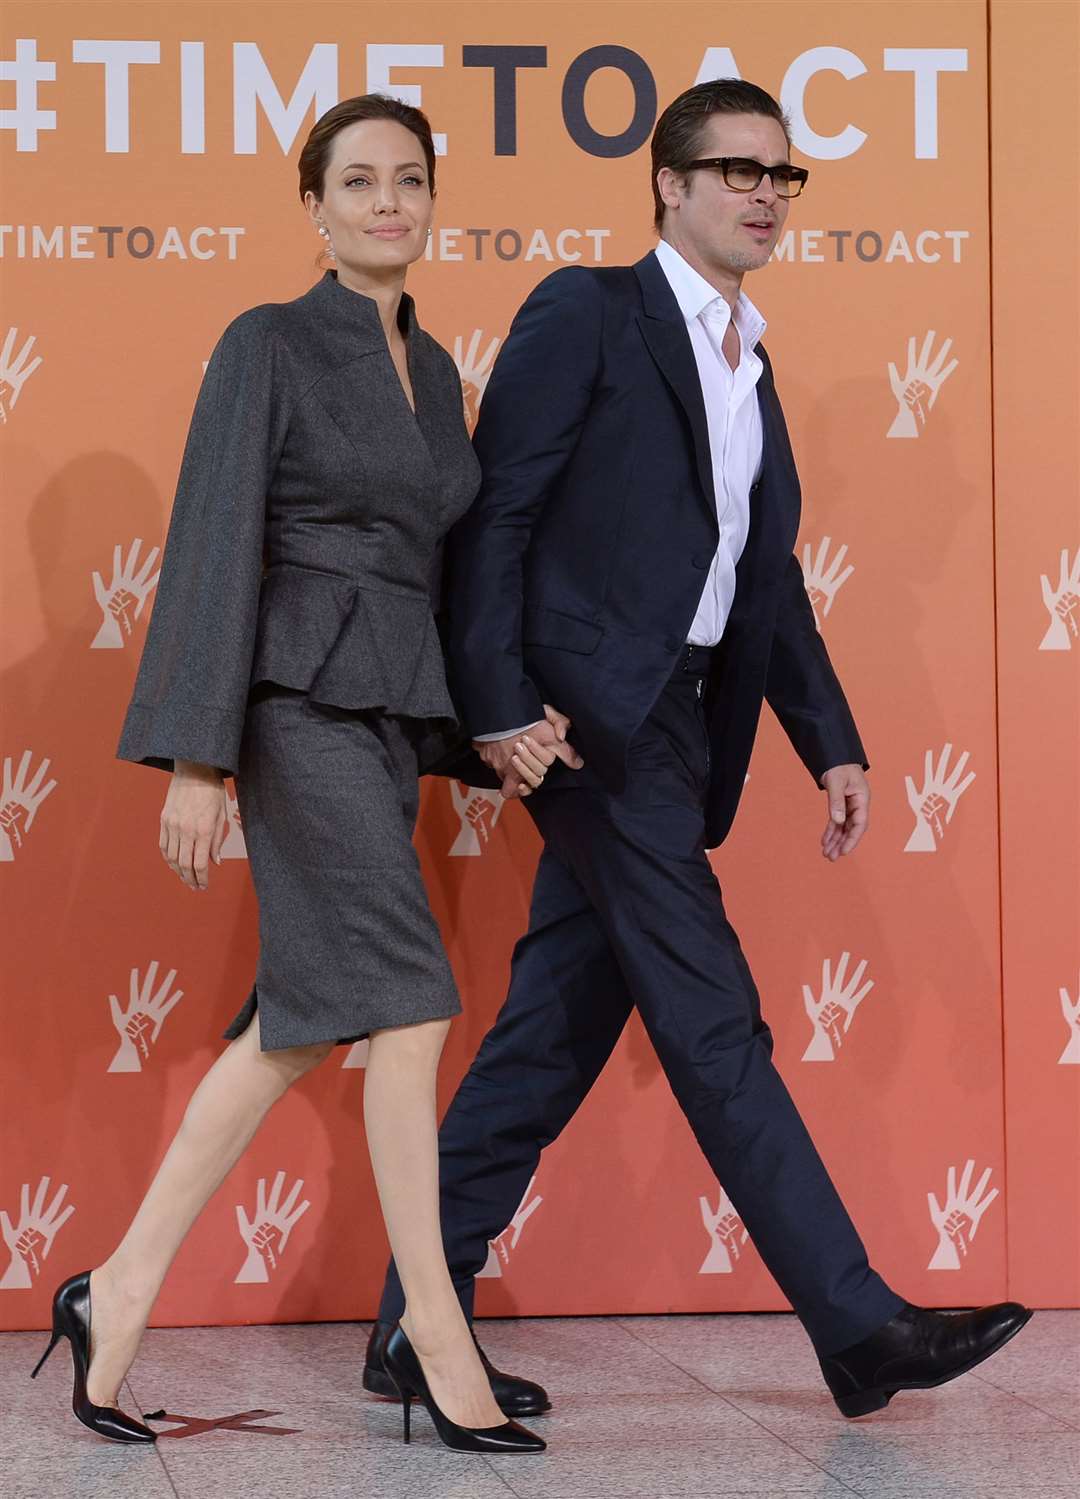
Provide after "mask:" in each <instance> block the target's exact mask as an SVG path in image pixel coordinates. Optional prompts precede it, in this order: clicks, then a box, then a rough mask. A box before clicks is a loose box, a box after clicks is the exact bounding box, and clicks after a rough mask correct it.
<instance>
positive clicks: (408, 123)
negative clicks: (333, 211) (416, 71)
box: [299, 94, 435, 202]
mask: <svg viewBox="0 0 1080 1499" xmlns="http://www.w3.org/2000/svg"><path fill="white" fill-rule="evenodd" d="M361 120H393V121H394V123H395V124H397V125H404V127H405V129H406V130H409V131H411V132H412V134H413V135H415V136H416V139H417V140H418V141H419V142H420V146H421V149H422V150H423V153H424V161H425V162H426V164H427V174H428V187H429V189H430V191H431V194H432V196H434V194H435V142H434V140H433V139H432V136H431V126H430V125H429V124H428V118H427V115H426V114H424V112H423V110H422V109H416V108H415V107H414V106H413V105H411V104H402V102H401V100H400V99H390V98H387V96H386V95H385V94H359V95H358V96H357V97H356V98H355V99H342V101H341V103H340V104H335V105H334V107H333V109H328V110H327V111H326V113H325V114H324V115H323V116H322V117H321V118H320V119H318V120H316V122H315V124H314V125H313V126H312V127H311V134H310V135H309V136H308V138H307V140H306V141H305V142H304V149H303V150H302V151H301V152H300V162H299V167H300V201H301V202H303V200H304V197H305V195H306V194H307V193H314V194H315V197H316V198H318V199H319V200H320V201H321V199H322V196H323V190H324V187H325V183H326V168H327V165H328V164H329V161H330V155H331V152H332V151H333V145H334V137H335V136H336V135H337V134H338V132H339V131H341V130H344V129H346V128H347V126H349V125H356V124H359V122H360V121H361Z"/></svg>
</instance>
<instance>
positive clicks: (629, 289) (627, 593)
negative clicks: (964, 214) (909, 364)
mask: <svg viewBox="0 0 1080 1499" xmlns="http://www.w3.org/2000/svg"><path fill="white" fill-rule="evenodd" d="M789 147H790V141H789V136H788V128H787V123H786V121H785V118H784V115H783V112H782V111H781V109H780V106H779V105H778V104H777V103H776V101H775V100H774V99H772V98H771V97H770V95H768V94H767V93H765V92H764V91H763V90H762V89H759V88H757V87H755V86H754V85H752V84H748V83H742V82H738V81H723V82H717V83H705V84H700V85H698V86H696V87H695V88H692V89H689V90H688V91H687V92H686V93H684V94H682V95H681V96H680V97H679V98H678V99H676V100H675V102H674V103H673V104H671V105H670V106H669V108H668V109H667V110H666V111H665V112H664V114H663V115H662V116H661V118H660V120H659V122H658V123H657V127H656V131H655V133H654V136H653V142H652V168H653V193H654V199H655V209H656V227H657V229H658V230H659V232H660V243H659V245H658V246H657V249H656V251H655V252H654V253H652V254H649V255H646V257H645V258H644V259H643V260H641V261H639V262H638V264H637V265H635V266H633V267H618V268H614V267H613V268H605V269H586V268H579V267H573V268H568V269H564V270H560V271H557V272H556V273H555V274H554V275H553V276H551V277H549V278H548V279H547V280H546V281H544V282H543V283H542V284H541V285H540V286H539V287H537V289H536V290H535V291H534V292H533V293H532V295H531V296H530V297H529V298H528V300H527V301H526V302H525V304H524V306H523V307H522V309H521V311H520V312H519V313H518V316H517V318H516V319H515V321H514V324H513V327H512V328H511V331H510V334H509V337H508V338H507V341H506V344H505V346H504V347H503V349H502V351H501V353H500V356H499V359H498V362H497V364H496V366H495V369H494V371H493V373H492V376H491V380H490V382H489V384H488V387H487V391H486V394H485V398H484V405H483V408H482V411H481V416H480V421H479V425H478V427H477V432H476V449H477V452H478V454H479V457H480V460H481V464H482V466H483V471H484V479H483V486H482V489H481V493H480V497H479V499H478V501H477V503H476V505H475V506H474V508H473V509H472V511H471V512H470V513H469V514H468V515H467V517H466V518H465V520H464V521H463V522H462V524H461V526H460V528H459V531H458V534H457V536H456V539H455V544H454V549H453V554H452V559H451V569H450V598H449V606H450V629H451V645H450V654H451V662H452V666H453V671H454V676H455V678H456V682H457V685H458V689H459V691H460V697H461V701H462V703H463V705H464V712H465V716H466V720H467V722H468V725H469V728H470V731H471V732H472V733H473V734H474V736H475V740H474V743H475V746H476V748H477V750H478V751H479V752H480V754H481V756H482V758H483V759H484V760H485V761H486V763H487V765H488V766H489V767H490V768H491V770H493V771H494V772H495V773H496V774H497V775H498V776H501V777H503V778H504V788H503V789H504V795H512V794H516V793H518V792H519V791H521V790H522V789H523V782H524V781H525V777H524V776H522V775H521V774H520V773H519V767H520V765H521V764H522V759H521V756H522V753H523V751H522V745H523V743H524V739H523V735H524V734H525V733H528V734H529V735H530V736H531V737H532V739H533V740H534V741H538V742H540V743H543V744H547V745H555V746H557V750H558V755H559V759H558V760H557V761H556V763H555V765H554V766H553V767H552V770H551V772H550V774H549V776H548V777H547V784H546V785H544V786H543V787H541V788H540V789H539V790H537V791H536V792H535V793H534V794H530V796H529V800H528V803H527V805H528V808H529V811H530V812H531V814H532V816H533V818H534V820H535V822H536V825H537V827H538V828H539V830H540V833H541V834H542V836H543V839H544V844H545V847H544V852H543V855H542V857H541V860H540V865H539V868H538V871H537V877H536V886H535V890H534V894H533V901H532V910H531V915H530V924H529V930H528V933H527V935H526V936H525V937H524V938H523V939H522V940H521V942H519V944H518V946H517V948H516V950H515V954H514V961H513V970H512V979H511V985H510V992H509V995H508V998H507V1000H506V1004H505V1006H504V1008H503V1010H502V1012H501V1013H500V1015H499V1017H498V1019H497V1021H496V1023H495V1025H494V1027H493V1028H492V1030H491V1031H490V1032H489V1033H488V1035H487V1037H486V1039H485V1040H484V1043H483V1045H482V1046H481V1049H480V1052H479V1055H478V1056H477V1058H476V1061H475V1062H474V1063H473V1065H472V1068H471V1069H470V1071H469V1073H468V1075H467V1076H466V1077H465V1079H464V1081H463V1082H462V1084H461V1087H460V1089H459V1090H458V1093H457V1095H456V1097H455V1099H454V1101H453V1103H452V1104H451V1107H450V1110H449V1112H448V1114H447V1117H446V1120H445V1122H444V1124H443V1127H442V1131H441V1134H440V1157H441V1164H440V1175H441V1192H442V1215H443V1234H444V1238H445V1242H446V1250H447V1258H448V1261H449V1263H450V1268H451V1271H452V1273H453V1274H454V1277H455V1281H456V1284H457V1286H458V1289H459V1292H460V1294H461V1297H462V1301H463V1304H464V1305H465V1309H466V1313H467V1314H468V1315H471V1311H472V1294H473V1278H474V1276H475V1275H476V1273H477V1271H478V1270H479V1269H480V1268H481V1267H482V1266H483V1264H484V1260H485V1257H486V1254H487V1242H488V1240H489V1239H491V1238H494V1237H495V1236H496V1235H497V1234H498V1233H499V1232H500V1231H501V1230H502V1229H503V1228H504V1227H505V1225H506V1224H507V1222H508V1221H509V1220H510V1218H511V1216H512V1214H513V1212H514V1210H515V1208H516V1207H517V1204H518V1202H519V1201H520V1199H521V1196H522V1193H523V1191H524V1189H525V1186H526V1184H527V1183H528V1181H529V1179H530V1177H531V1176H532V1174H533V1172H534V1171H535V1170H536V1166H537V1161H538V1158H539V1155H540V1152H541V1150H542V1149H543V1147H544V1146H545V1145H547V1144H549V1143H550V1142H551V1141H552V1140H553V1139H555V1137H556V1136H557V1135H558V1134H559V1132H560V1131H561V1130H562V1129H563V1127H564V1126H565V1125H566V1123H567V1122H568V1121H569V1120H570V1119H571V1118H572V1117H573V1115H574V1112H575V1110H576V1109H577V1108H578V1106H579V1105H580V1103H581V1101H582V1099H583V1098H584V1097H585V1095H586V1094H587V1093H588V1091H589V1089H590V1087H591V1086H592V1084H593V1082H594V1081H595V1080H596V1078H597V1076H598V1075H599V1073H600V1071H601V1069H602V1068H603V1066H604V1064H605V1062H606V1061H607V1059H608V1057H609V1056H610V1054H611V1051H612V1048H613V1047H614V1045H615V1043H616V1041H617V1040H618V1037H619V1035H620V1033H621V1031H622V1029H623V1026H624V1025H625V1022H626V1020H627V1017H628V1015H629V1013H630V1010H631V1008H632V1007H634V1006H636V1007H637V1009H638V1011H639V1012H640V1014H641V1016H642V1019H643V1021H644V1023H645V1026H646V1028H647V1030H648V1033H649V1036H650V1038H651V1040H652V1043H653V1045H654V1046H655V1048H656V1051H657V1054H658V1056H659V1059H660V1062H661V1064H662V1065H663V1068H664V1071H665V1072H666V1074H667V1077H668V1080H669V1081H670V1083H671V1087H672V1089H673V1091H674V1093H675V1096H676V1098H677V1099H678V1101H679V1104H680V1105H681V1107H682V1109H683V1111H684V1112H685V1114H686V1116H687V1119H688V1120H689V1123H690V1125H691V1127H692V1129H693V1131H694V1133H695V1136H696V1137H697V1140H698V1143H699V1144H700V1146H701V1149H702V1151H703V1152H704V1154H705V1156H706V1158H707V1159H708V1161H709V1164H710V1165H711V1166H712V1168H713V1169H714V1170H715V1172H716V1175H717V1177H718V1178H719V1180H720V1181H721V1182H722V1184H723V1186H724V1188H725V1189H726V1191H727V1193H728V1195H729V1197H730V1198H731V1201H732V1203H733V1204H734V1206H735V1209H736V1211H737V1212H738V1213H739V1215H740V1217H741V1218H742V1220H743V1223H744V1224H745V1226H746V1228H747V1229H748V1230H749V1232H750V1235H751V1237H752V1238H753V1240H754V1243H755V1245H756V1246H757V1249H758V1251H759V1252H760V1254H761V1256H762V1258H763V1260H764V1261H765V1263H766V1264H767V1265H768V1267H769V1269H770V1271H771V1272H772V1274H773V1276H774V1277H775V1279H776V1281H777V1282H778V1284H779V1285H780V1287H781V1289H782V1290H783V1292H784V1294H785V1295H786V1296H787V1297H788V1298H789V1300H790V1301H791V1303H792V1305H793V1307H794V1309H795V1311H796V1312H797V1313H798V1315H799V1317H800V1319H801V1321H802V1323H803V1325H804V1327H805V1328H806V1330H807V1332H808V1334H809V1336H810V1338H811V1340H812V1342H813V1344H814V1347H815V1349H816V1351H817V1354H818V1356H819V1359H820V1361H821V1366H822V1370H823V1372H824V1375H825V1379H826V1381H827V1383H828V1385H829V1388H830V1390H831V1391H832V1393H833V1396H834V1398H835V1399H836V1402H837V1405H838V1406H839V1408H840V1410H841V1411H842V1412H843V1414H844V1415H846V1416H861V1415H866V1414H868V1413H869V1412H871V1411H874V1410H879V1409H881V1408H882V1407H883V1406H885V1405H887V1404H888V1402H889V1400H890V1399H891V1398H892V1396H893V1394H894V1393H895V1392H896V1391H897V1390H898V1389H912V1388H927V1387H930V1386H933V1385H938V1384H942V1383H944V1382H945V1381H946V1380H949V1379H952V1378H955V1376H956V1375H958V1374H961V1373H963V1372H964V1371H965V1370H967V1369H970V1368H972V1367H974V1365H976V1364H977V1363H979V1362H980V1361H981V1360H982V1359H984V1358H986V1357H987V1356H988V1355H990V1354H991V1353H993V1352H994V1351H995V1350H996V1349H997V1348H999V1347H1001V1345H1002V1344H1003V1343H1004V1342H1006V1341H1007V1340H1008V1339H1009V1338H1010V1337H1012V1336H1013V1335H1014V1334H1015V1333H1016V1332H1017V1331H1019V1329H1020V1328H1021V1327H1022V1326H1023V1325H1024V1323H1025V1322H1026V1321H1027V1319H1028V1317H1029V1316H1030V1312H1028V1311H1027V1310H1026V1309H1025V1308H1024V1307H1021V1306H1018V1305H1016V1304H1014V1303H1004V1304H1001V1305H998V1306H993V1307H987V1308H983V1309H981V1310H978V1311H974V1312H970V1313H965V1314H962V1315H957V1316H945V1315H942V1314H940V1313H936V1312H931V1311H925V1310H922V1309H919V1308H916V1307H913V1306H910V1305H909V1304H907V1303H906V1302H904V1301H903V1300H901V1298H900V1297H899V1296H897V1295H896V1294H895V1293H894V1292H893V1291H892V1290H890V1289H889V1287H888V1286H886V1285H885V1284H884V1282H883V1281H882V1280H881V1279H880V1277H879V1276H878V1275H877V1274H875V1272H874V1271H873V1270H872V1269H871V1268H870V1266H869V1264H868V1262H867V1258H866V1253H865V1251H864V1249H863V1246H862V1244H861V1242H860V1240H859V1238H858V1235H857V1234H856V1232H855V1229H854V1227H853V1225H852V1224H851V1222H850V1220H849V1218H848V1216H847V1213H846V1212H845V1210H844V1207H843V1205H842V1203H841V1201H840V1199H839V1197H838V1195H837V1193H836V1191H835V1189H834V1187H833V1185H832V1183H831V1181H830V1180H829V1177H828V1175H827V1173H826V1171H825V1168H824V1166H823V1165H822V1162H821V1160H820V1159H819V1157H818V1154H817V1152H816V1150H815V1148H814V1145H813V1143H812V1141H811V1140H810V1137H809V1135H808V1134H807V1132H806V1129H805V1127H804V1125H803V1123H802V1121H801V1119H800V1118H799V1115H798V1113H797V1111H796V1109H795V1106H794V1103H793V1102H792V1100H791V1098H790V1096H789V1094H788V1092H787V1090H786V1088H785V1086H784V1084H783V1082H782V1080H781V1078H780V1076H779V1074H778V1073H777V1071H776V1070H775V1068H774V1067H773V1064H772V1061H771V1051H772V1042H771V1037H770V1034H769V1030H768V1027H767V1026H766V1025H765V1023H764V1021H763V1019H762V1016H761V1010H760V1006H759V1001H758V995H757V991H756V989H755V987H754V982H753V979H752V977H751V975H750V970H749V968H748V967H747V963H746V960H745V958H744V956H743V954H742V951H741V949H740V947H739V943H738V939H737V937H736V935H735V933H734V931H733V930H732V928H731V926H730V925H729V923H728V921H727V918H726V916H725V914H724V907H723V903H722V900H721V893H720V889H719V886H718V885H717V882H716V879H715V877H714V875H713V873H712V870H711V868H710V865H709V862H708V859H707V856H706V849H707V848H710V847H715V846H716V845H717V844H719V843H720V842H721V841H722V840H723V838H724V837H725V835H726V833H727V831H728V829H729V827H730V825H731V821H732V818H733V816H734V813H735V809H736V805H737V803H738V800H739V794H740V792H741V790H742V786H743V780H744V776H745V773H746V767H747V763H748V761H749V758H750V751H751V747H752V745H753V740H754V734H755V730H756V726H757V721H758V716H759V713H760V710H761V705H762V701H763V700H767V701H768V703H769V706H770V707H771V708H772V710H773V712H774V713H775V714H776V715H777V717H778V719H779V720H780V723H781V724H782V726H783V728H784V729H785V731H786V732H787V734H788V737H789V738H790V739H791V742H792V744H793V745H794V748H795V750H796V752H797V753H798V755H799V757H800V759H801V760H802V761H803V763H804V764H805V765H806V768H807V769H808V771H809V772H810V774H811V775H812V776H813V777H814V780H815V782H816V783H817V784H818V785H820V786H821V787H823V788H824V790H825V793H826V799H827V802H828V809H829V821H828V824H827V827H826V830H825V833H824V835H823V837H822V851H823V853H824V855H825V857H826V858H827V859H829V860H836V859H838V858H843V857H846V856H848V855H850V854H851V853H853V852H854V850H855V849H856V848H857V846H858V844H859V842H860V840H861V838H862V836H863V834H864V832H865V830H866V825H867V813H868V806H869V801H870V792H869V787H868V785H867V781H866V777H865V774H864V771H865V770H866V768H867V767H866V757H865V755H864V753H863V748H862V744H861V743H860V741H859V736H858V733H857V731H856V728H855V724H854V721H853V719H852V716H851V713H850V711H849V709H848V705H847V703H846V701H845V699H844V695H843V692H842V691H841V688H840V685H839V683H838V681H837V679H836V676H835V674H834V673H833V670H832V667H831V665H830V663H829V658H828V655H827V653H826V650H825V646H824V644H823V642H822V640H821V637H820V635H819V634H818V632H817V630H816V628H815V625H814V618H813V613H812V610H811V607H810V604H809V601H808V600H807V598H806V594H805V590H804V587H803V580H802V573H801V570H800V568H799V565H798V563H797V561H796V559H795V558H794V556H793V555H792V548H793V546H794V544H795V538H796V532H797V530H798V525H799V505H800V497H799V484H798V478H797V475H796V471H795V464H794V460H793V458H792V454H791V449H790V447H789V444H788V438H787V432H786V428H785V424H784V417H783V413H782V411H781V408H780V403H779V401H778V399H777V395H776V391H775V388H774V386H773V379H772V371H771V367H770V364H769V360H768V356H767V355H766V353H765V350H764V348H762V347H761V345H760V343H759V339H760V337H761V334H762V332H763V331H764V327H765V323H764V319H763V318H762V317H761V315H760V314H759V313H758V311H757V310H756V308H755V307H754V305H753V303H752V302H751V301H750V300H749V298H747V297H746V295H745V294H744V293H743V292H742V290H741V286H742V280H743V277H744V275H745V274H746V273H747V272H749V271H754V270H757V269H760V268H761V267H762V266H764V265H765V264H766V262H767V261H768V259H769V256H770V254H771V252H772V250H773V247H774V246H775V244H776V241H777V237H778V235H779V233H780V231H781V229H782V228H783V225H784V222H785V220H786V218H787V212H788V204H789V200H790V199H791V198H792V197H794V196H797V194H798V193H799V191H800V190H801V188H802V185H803V183H804V182H805V180H806V177H807V173H806V171H805V170H804V169H803V168H800V167H795V166H792V165H791V163H790V160H789ZM568 722H569V724H571V725H572V730H571V732H572V740H573V747H572V746H571V743H570V741H569V740H567V738H566V731H567V725H568ZM577 750H580V756H579V755H578V753H577ZM582 756H583V757H584V768H582V765H581V757H582ZM515 757H516V758H515ZM525 763H528V757H526V761H525ZM401 1306H402V1298H401V1291H400V1286H399V1284H398V1281H397V1277H396V1274H395V1273H394V1271H393V1267H391V1273H390V1276H389V1279H388V1282H387V1287H386V1292H385V1294H384V1297H383V1303H382V1307H381V1310H380V1320H379V1324H378V1325H377V1326H376V1328H375V1330H374V1332H373V1334H372V1338H371V1342H370V1344H369V1349H368V1362H367V1366H366V1369H365V1378H364V1382H365V1385H366V1386H367V1388H369V1389H373V1390H377V1391H380V1392H383V1393H386V1392H388V1391H387V1385H386V1377H385V1375H384V1374H383V1373H382V1371H381V1368H380V1356H381V1349H382V1347H383V1346H384V1345H385V1340H386V1338H387V1336H388V1335H389V1331H390V1329H391V1328H392V1327H393V1325H394V1323H395V1322H396V1320H397V1318H398V1316H399V1315H400V1312H401ZM489 1373H490V1376H491V1379H492V1387H493V1390H494V1392H495V1395H496V1398H497V1399H498V1400H499V1402H500V1404H501V1405H502V1406H503V1409H504V1410H506V1411H507V1412H508V1413H512V1414H515V1415H521V1414H533V1413H535V1412H536V1411H538V1410H541V1409H544V1408H546V1405H547V1399H546V1395H545V1392H544V1391H543V1390H541V1389H540V1388H539V1386H537V1385H533V1384H531V1383H529V1382H528V1381H525V1380H521V1379H518V1378H516V1377H515V1376H512V1375H507V1374H502V1373H500V1372H499V1371H498V1370H495V1369H493V1368H491V1367H490V1365H489Z"/></svg>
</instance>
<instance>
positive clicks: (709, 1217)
mask: <svg viewBox="0 0 1080 1499" xmlns="http://www.w3.org/2000/svg"><path fill="white" fill-rule="evenodd" d="M698 1204H699V1206H700V1208H701V1221H702V1223H703V1224H704V1225H705V1232H706V1233H707V1234H708V1236H709V1239H710V1240H711V1243H710V1245H709V1252H708V1254H707V1255H706V1256H705V1259H704V1262H703V1263H702V1266H701V1269H700V1270H699V1271H698V1274H699V1275H730V1274H731V1272H732V1271H733V1270H734V1268H735V1265H736V1263H737V1262H738V1259H739V1256H740V1255H741V1254H742V1252H743V1246H744V1245H745V1243H746V1240H747V1238H748V1235H747V1232H746V1229H745V1228H744V1227H743V1221H742V1219H741V1218H740V1217H739V1215H738V1213H737V1212H736V1211H735V1209H734V1207H733V1206H732V1202H731V1198H730V1197H729V1196H728V1195H727V1193H726V1192H725V1191H724V1189H723V1187H721V1188H720V1201H719V1202H718V1203H717V1204H716V1211H715V1212H714V1211H713V1208H712V1205H711V1204H710V1202H709V1199H708V1198H707V1197H699V1198H698Z"/></svg>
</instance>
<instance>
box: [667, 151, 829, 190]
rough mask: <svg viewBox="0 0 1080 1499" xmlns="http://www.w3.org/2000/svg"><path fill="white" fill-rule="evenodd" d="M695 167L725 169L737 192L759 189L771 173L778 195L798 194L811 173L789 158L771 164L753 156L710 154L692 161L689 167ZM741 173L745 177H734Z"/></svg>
mask: <svg viewBox="0 0 1080 1499" xmlns="http://www.w3.org/2000/svg"><path fill="white" fill-rule="evenodd" d="M695 169H711V170H713V171H717V172H722V173H723V176H724V184H725V186H727V187H730V188H731V190H732V191H733V192H736V193H752V192H756V190H757V189H758V188H759V187H760V186H761V180H762V178H763V177H768V179H769V181H770V182H771V183H772V186H773V192H774V193H775V194H776V196H777V197H778V198H797V197H798V196H799V194H800V193H801V192H802V190H803V188H804V187H805V186H806V180H807V178H808V177H809V176H810V173H809V172H808V171H807V169H806V168H805V167H793V166H792V165H791V164H790V162H786V161H781V162H778V163H777V164H776V166H773V167H767V166H764V165H763V164H762V163H761V162H760V161H755V160H754V158H753V157H752V156H706V157H703V158H702V159H701V160H700V161H692V162H690V164H689V165H688V167H687V169H686V170H687V171H693V170H695ZM740 176H741V178H742V180H741V181H739V180H736V181H732V178H733V177H735V178H738V177H740ZM751 178H752V179H753V180H752V181H751V180H750V179H751Z"/></svg>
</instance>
